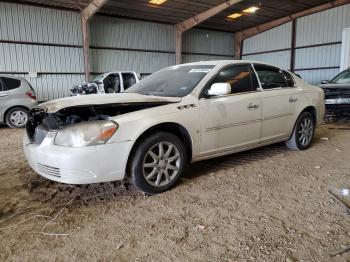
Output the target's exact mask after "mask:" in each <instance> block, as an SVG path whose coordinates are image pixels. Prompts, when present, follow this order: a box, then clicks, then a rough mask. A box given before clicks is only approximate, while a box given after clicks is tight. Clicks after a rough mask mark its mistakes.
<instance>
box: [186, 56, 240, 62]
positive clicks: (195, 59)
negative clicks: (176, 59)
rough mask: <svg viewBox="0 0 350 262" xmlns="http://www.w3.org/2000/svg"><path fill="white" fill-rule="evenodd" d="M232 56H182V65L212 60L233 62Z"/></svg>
mask: <svg viewBox="0 0 350 262" xmlns="http://www.w3.org/2000/svg"><path fill="white" fill-rule="evenodd" d="M233 59H234V58H233V56H225V57H223V56H214V55H191V54H189V55H187V54H185V55H183V56H182V60H183V63H192V62H199V61H213V60H233Z"/></svg>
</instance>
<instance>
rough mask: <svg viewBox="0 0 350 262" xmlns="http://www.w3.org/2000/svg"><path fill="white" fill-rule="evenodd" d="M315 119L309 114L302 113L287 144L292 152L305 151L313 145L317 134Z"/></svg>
mask: <svg viewBox="0 0 350 262" xmlns="http://www.w3.org/2000/svg"><path fill="white" fill-rule="evenodd" d="M315 126H316V123H315V119H314V117H313V115H312V114H311V113H309V112H304V113H302V114H301V115H300V116H299V118H298V120H297V122H296V124H295V127H294V130H293V134H292V136H291V138H290V139H289V140H288V141H287V142H286V145H287V147H288V148H290V149H292V150H305V149H308V148H309V147H310V146H311V144H312V139H313V137H314V134H315Z"/></svg>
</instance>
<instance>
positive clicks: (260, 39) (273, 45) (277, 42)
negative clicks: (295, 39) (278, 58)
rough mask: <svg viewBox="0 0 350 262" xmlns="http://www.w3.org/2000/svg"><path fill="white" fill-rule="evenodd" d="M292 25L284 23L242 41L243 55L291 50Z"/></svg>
mask: <svg viewBox="0 0 350 262" xmlns="http://www.w3.org/2000/svg"><path fill="white" fill-rule="evenodd" d="M291 30H292V23H291V22H289V23H286V24H284V25H281V26H278V27H276V28H273V29H271V30H268V31H266V32H263V33H261V34H258V35H255V36H253V37H251V38H248V39H246V40H244V45H243V54H249V53H256V52H265V51H273V50H280V49H285V48H291V42H292V39H291V34H292V31H291Z"/></svg>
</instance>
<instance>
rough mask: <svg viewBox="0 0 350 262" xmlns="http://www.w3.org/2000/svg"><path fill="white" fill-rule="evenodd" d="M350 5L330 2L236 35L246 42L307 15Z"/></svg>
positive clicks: (344, 0)
mask: <svg viewBox="0 0 350 262" xmlns="http://www.w3.org/2000/svg"><path fill="white" fill-rule="evenodd" d="M348 3H350V0H335V1H330V2H327V3H325V4H322V5H319V6H316V7H313V8H309V9H306V10H304V11H300V12H298V13H295V14H292V15H288V16H285V17H282V18H279V19H276V20H274V21H271V22H267V23H265V24H262V25H258V26H255V27H252V28H248V29H246V30H243V31H241V32H237V33H236V34H237V37H239V38H240V39H242V40H244V39H246V38H249V37H252V36H254V35H257V34H260V33H262V32H264V31H267V30H270V29H272V28H274V27H277V26H280V25H282V24H285V23H287V22H290V21H292V20H294V19H297V18H300V17H303V16H307V15H311V14H314V13H317V12H321V11H324V10H327V9H330V8H333V7H337V6H341V5H345V4H348Z"/></svg>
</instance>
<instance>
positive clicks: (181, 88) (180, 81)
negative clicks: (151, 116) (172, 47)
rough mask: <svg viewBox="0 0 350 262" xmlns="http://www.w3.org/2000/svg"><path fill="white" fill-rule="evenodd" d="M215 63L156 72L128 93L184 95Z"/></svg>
mask: <svg viewBox="0 0 350 262" xmlns="http://www.w3.org/2000/svg"><path fill="white" fill-rule="evenodd" d="M214 67H215V65H191V66H190V65H181V66H173V67H169V68H166V69H163V70H161V71H159V72H156V73H154V74H152V75H150V76H148V77H146V78H145V79H143V80H142V81H140V82H139V83H137V84H136V85H134V86H132V87H130V88H129V89H128V90H127V91H126V92H127V93H138V94H143V95H154V96H167V97H184V96H187V95H188V94H190V93H191V92H192V91H193V89H194V88H195V87H196V86H197V85H198V83H199V82H200V81H201V80H202V79H203V78H204V77H205V76H206V75H207V74H208V73H209V72H210V71H211V70H212V69H213V68H214Z"/></svg>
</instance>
